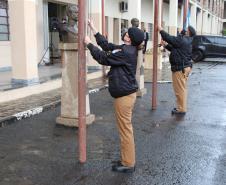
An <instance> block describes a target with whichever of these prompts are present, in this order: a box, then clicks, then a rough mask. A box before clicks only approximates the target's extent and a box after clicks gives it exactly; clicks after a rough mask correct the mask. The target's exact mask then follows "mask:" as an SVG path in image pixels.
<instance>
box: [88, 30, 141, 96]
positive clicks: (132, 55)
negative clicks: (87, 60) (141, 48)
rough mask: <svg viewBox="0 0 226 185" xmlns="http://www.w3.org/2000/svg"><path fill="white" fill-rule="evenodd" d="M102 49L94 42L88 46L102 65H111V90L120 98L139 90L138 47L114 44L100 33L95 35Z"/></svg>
mask: <svg viewBox="0 0 226 185" xmlns="http://www.w3.org/2000/svg"><path fill="white" fill-rule="evenodd" d="M95 37H96V41H97V44H98V45H99V46H100V47H101V48H102V49H103V51H102V50H100V49H99V48H98V47H96V46H94V45H93V44H88V45H87V47H88V49H89V50H90V52H91V55H92V56H93V58H94V59H95V60H96V61H97V62H98V63H99V64H101V65H106V66H111V68H110V71H109V73H108V78H109V80H108V83H109V92H110V94H111V96H112V97H114V98H118V97H122V96H126V95H129V94H132V93H134V92H136V91H137V89H138V85H137V82H136V68H137V54H138V53H137V48H136V47H135V46H132V45H124V44H123V45H114V44H112V43H108V41H107V40H106V38H105V37H104V36H102V35H101V34H100V33H97V34H96V35H95Z"/></svg>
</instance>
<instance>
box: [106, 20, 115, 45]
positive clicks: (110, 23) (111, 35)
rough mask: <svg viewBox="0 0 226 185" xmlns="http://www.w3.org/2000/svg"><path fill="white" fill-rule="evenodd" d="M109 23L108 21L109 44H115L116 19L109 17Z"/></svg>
mask: <svg viewBox="0 0 226 185" xmlns="http://www.w3.org/2000/svg"><path fill="white" fill-rule="evenodd" d="M107 19H108V21H107V33H108V35H107V37H108V41H109V42H113V40H114V38H113V37H114V34H113V30H114V19H113V17H107Z"/></svg>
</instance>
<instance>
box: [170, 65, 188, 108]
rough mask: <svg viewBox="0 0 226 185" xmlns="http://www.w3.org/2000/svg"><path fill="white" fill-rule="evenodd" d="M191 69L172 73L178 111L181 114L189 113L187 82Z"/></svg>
mask: <svg viewBox="0 0 226 185" xmlns="http://www.w3.org/2000/svg"><path fill="white" fill-rule="evenodd" d="M190 72H191V68H190V67H187V68H185V69H184V73H183V72H182V71H176V72H173V73H172V79H173V89H174V93H175V96H176V100H177V110H178V111H180V112H186V111H187V81H188V76H189V73H190Z"/></svg>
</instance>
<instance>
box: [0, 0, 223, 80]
mask: <svg viewBox="0 0 226 185" xmlns="http://www.w3.org/2000/svg"><path fill="white" fill-rule="evenodd" d="M73 3H77V1H76V0H0V56H1V57H0V71H7V70H12V81H13V82H15V83H24V84H33V83H38V82H39V77H38V64H39V63H42V62H43V61H47V62H48V61H49V58H50V52H49V51H50V47H54V49H55V48H56V49H57V47H58V43H59V40H60V38H59V32H58V31H57V30H55V31H53V30H50V26H49V25H50V22H51V21H52V19H53V18H57V20H59V21H62V20H64V19H66V18H67V17H66V14H65V11H66V6H67V5H68V4H73ZM153 4H154V1H153V0H124V1H123V0H105V22H106V35H107V38H108V40H109V41H111V42H114V43H121V30H122V29H123V28H124V27H129V26H131V23H130V21H131V19H132V18H134V17H137V18H138V19H139V20H140V21H141V25H140V26H141V28H146V30H147V31H148V32H149V35H150V36H149V38H150V39H149V43H148V48H151V47H152V35H153V34H152V33H153V21H154V20H153V16H154V5H153ZM159 9H160V10H161V9H162V11H160V12H162V14H161V15H160V17H161V18H162V25H163V27H164V29H165V30H166V31H168V32H169V33H171V34H173V35H176V34H177V32H178V30H181V29H182V27H183V26H182V25H183V0H163V2H162V5H161V4H160V6H159ZM223 15H224V1H223V0H201V1H200V0H190V2H189V7H188V16H187V24H189V25H192V26H193V27H195V28H196V29H197V32H198V34H214V35H221V34H222V30H223V20H224V19H223ZM87 17H88V18H91V19H93V20H94V22H95V24H96V25H97V27H98V29H99V30H101V0H87ZM225 26H226V25H225ZM87 34H91V33H89V31H87ZM56 54H57V53H56ZM58 54H59V53H58ZM88 65H89V66H96V63H94V62H93V61H92V60H91V57H90V56H89V57H88Z"/></svg>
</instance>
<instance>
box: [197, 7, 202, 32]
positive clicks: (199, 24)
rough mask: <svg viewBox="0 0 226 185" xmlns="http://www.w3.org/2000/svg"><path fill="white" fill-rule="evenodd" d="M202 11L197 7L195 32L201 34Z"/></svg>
mask: <svg viewBox="0 0 226 185" xmlns="http://www.w3.org/2000/svg"><path fill="white" fill-rule="evenodd" d="M202 25H203V23H202V11H201V10H200V9H199V11H198V14H197V33H198V34H202V32H203V28H202Z"/></svg>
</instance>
